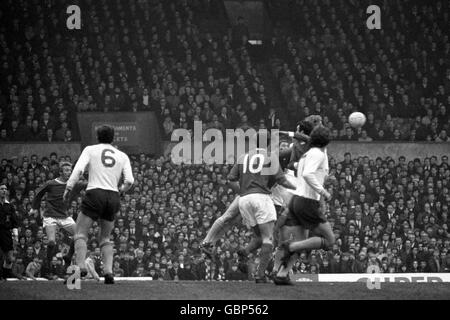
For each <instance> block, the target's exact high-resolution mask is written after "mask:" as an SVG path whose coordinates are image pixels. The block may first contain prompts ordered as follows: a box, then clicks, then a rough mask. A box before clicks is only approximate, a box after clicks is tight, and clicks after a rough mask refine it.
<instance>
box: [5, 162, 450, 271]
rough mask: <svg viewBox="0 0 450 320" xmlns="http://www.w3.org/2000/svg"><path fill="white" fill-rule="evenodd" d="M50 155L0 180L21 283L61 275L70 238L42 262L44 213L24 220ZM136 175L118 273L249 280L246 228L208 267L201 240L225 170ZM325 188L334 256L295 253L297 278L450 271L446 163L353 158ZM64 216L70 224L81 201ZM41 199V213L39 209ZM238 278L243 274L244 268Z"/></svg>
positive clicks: (224, 189)
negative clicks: (13, 218)
mask: <svg viewBox="0 0 450 320" xmlns="http://www.w3.org/2000/svg"><path fill="white" fill-rule="evenodd" d="M62 160H69V161H70V160H71V159H70V157H58V155H56V154H52V155H50V157H49V158H47V157H44V158H41V159H38V157H37V156H32V157H31V159H28V158H26V157H24V158H23V159H20V160H19V159H17V158H14V159H11V160H6V159H2V161H1V163H0V181H3V182H6V184H7V186H8V189H9V199H10V201H11V202H12V203H13V204H14V205H15V207H16V209H17V212H16V214H17V216H18V220H19V221H20V227H19V241H18V243H17V242H16V243H15V257H16V261H15V264H14V268H13V272H14V273H15V274H16V275H17V277H19V278H23V277H28V278H37V277H44V278H48V279H57V278H62V277H64V275H65V270H66V268H67V265H65V264H64V260H63V258H64V256H65V255H66V254H67V252H68V250H69V243H70V239H69V238H68V236H67V234H65V231H61V232H59V233H58V234H57V244H58V252H57V253H56V255H55V256H54V257H52V260H51V261H48V260H47V253H46V246H47V243H48V239H47V236H46V235H45V231H44V230H43V228H42V221H41V218H40V216H39V215H38V214H37V215H35V216H33V215H31V214H30V208H31V202H32V200H33V198H34V195H35V190H36V189H37V188H38V187H39V186H40V185H41V184H42V183H43V182H45V181H46V180H47V179H51V178H54V177H55V176H57V175H58V161H62ZM131 160H132V167H133V174H134V176H135V178H136V183H135V186H134V187H133V189H132V191H130V192H129V193H128V194H126V195H125V196H124V198H123V199H122V202H121V208H120V212H119V214H118V216H117V219H116V225H115V228H114V231H113V235H112V237H113V241H114V244H115V246H114V247H115V249H114V250H115V254H114V273H115V276H124V277H143V276H146V277H151V278H152V279H154V280H157V279H158V280H176V279H179V280H247V279H249V280H251V279H253V276H254V272H255V268H256V265H257V264H258V259H257V258H256V256H255V255H252V256H251V257H250V259H249V262H248V264H247V265H244V266H243V265H240V264H239V259H238V255H237V250H238V249H240V248H241V247H244V246H245V245H246V244H247V243H248V242H249V240H250V237H251V231H250V230H249V229H248V228H247V227H246V226H243V225H236V226H234V227H233V228H232V229H231V230H230V231H228V233H227V234H226V236H225V237H224V238H223V239H221V240H219V242H218V243H217V254H216V256H215V258H214V260H213V261H211V260H210V259H208V258H207V257H206V256H205V254H204V253H201V252H200V250H199V243H201V241H202V240H203V238H204V237H205V235H206V232H207V231H208V229H209V228H210V227H211V225H212V223H213V222H214V220H215V219H216V218H217V217H219V216H220V215H221V214H223V213H224V212H225V210H226V208H227V207H228V206H229V204H230V203H231V201H232V200H233V198H234V196H235V194H234V193H233V192H232V190H231V189H230V188H228V186H227V184H226V180H225V177H226V176H227V173H228V171H229V169H230V167H228V166H194V165H182V166H181V169H182V170H180V166H175V165H173V164H171V162H170V159H168V158H156V159H155V158H151V157H149V156H146V155H144V154H142V155H139V156H132V157H131ZM330 170H331V171H330V175H331V176H332V178H331V179H330V180H329V181H330V183H329V185H328V189H329V190H330V192H332V195H333V199H332V200H331V201H330V202H329V203H328V204H327V209H326V216H327V218H328V219H329V221H330V223H331V225H332V227H333V230H334V233H335V235H336V239H337V240H336V244H335V245H334V246H333V248H332V250H329V251H323V250H314V251H311V252H304V253H302V254H301V255H300V258H299V260H298V262H297V263H296V265H295V267H294V269H293V272H294V273H305V274H315V273H365V272H366V271H367V268H368V267H369V266H374V265H376V266H378V267H379V268H380V269H381V271H382V272H386V273H387V272H450V251H449V249H450V237H449V231H448V225H449V222H448V219H449V218H448V214H449V212H448V211H449V210H448V207H449V203H450V194H449V181H450V179H449V178H450V168H449V164H448V157H447V156H443V157H442V158H441V159H437V158H436V157H431V158H426V159H414V160H413V161H405V158H404V157H400V158H399V159H397V160H394V159H392V158H386V159H381V158H377V159H369V158H368V157H358V158H353V159H352V157H351V155H350V154H346V155H345V160H344V161H342V162H337V161H335V160H334V159H330ZM82 195H83V192H81V194H80V195H79V197H78V198H77V200H75V201H73V202H72V203H71V205H70V208H69V210H68V212H69V214H70V215H73V216H74V218H76V216H77V214H78V213H79V210H80V203H81V196H82ZM44 203H45V202H44V201H43V204H42V207H41V211H42V210H43V209H44V206H45V204H44ZM97 232H98V225H97V224H96V223H94V226H93V228H92V229H91V231H90V235H89V241H88V249H89V252H90V253H89V259H90V260H91V262H92V264H93V265H94V267H95V269H96V272H97V273H98V274H99V275H102V265H101V259H100V248H99V245H98V243H97V241H96V240H95V239H96V237H95V236H96V233H97ZM245 270H246V272H244V273H243V271H245Z"/></svg>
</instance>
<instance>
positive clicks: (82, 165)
mask: <svg viewBox="0 0 450 320" xmlns="http://www.w3.org/2000/svg"><path fill="white" fill-rule="evenodd" d="M88 164H89V149H88V148H85V149H84V150H83V152H82V153H81V155H80V157H79V158H78V161H77V164H76V165H75V168H73V171H72V174H71V175H70V178H69V181H67V188H69V189H73V187H74V186H75V184H76V183H77V182H78V180H79V179H80V177H81V175H82V174H83V173H84V170H85V169H86V166H87V165H88Z"/></svg>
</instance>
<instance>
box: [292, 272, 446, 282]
mask: <svg viewBox="0 0 450 320" xmlns="http://www.w3.org/2000/svg"><path fill="white" fill-rule="evenodd" d="M291 280H292V281H294V282H364V283H366V282H367V280H370V281H373V282H374V281H377V280H378V281H379V282H450V273H370V274H361V273H329V274H326V273H324V274H294V275H291Z"/></svg>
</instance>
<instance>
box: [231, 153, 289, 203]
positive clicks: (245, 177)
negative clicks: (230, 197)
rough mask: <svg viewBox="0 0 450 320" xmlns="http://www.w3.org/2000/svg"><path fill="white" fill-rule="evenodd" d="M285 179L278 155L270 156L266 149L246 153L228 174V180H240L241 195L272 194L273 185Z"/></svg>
mask: <svg viewBox="0 0 450 320" xmlns="http://www.w3.org/2000/svg"><path fill="white" fill-rule="evenodd" d="M271 166H273V167H272V168H273V169H270V174H268V172H267V171H268V168H269V167H271ZM263 169H265V170H263ZM284 179H285V177H284V173H283V171H282V170H281V166H280V163H279V161H278V157H275V156H269V155H268V154H267V151H266V150H264V149H256V150H253V151H250V152H249V153H247V154H245V155H244V156H243V157H241V158H240V159H239V161H238V162H237V163H236V164H235V165H234V166H233V168H232V169H231V171H230V173H229V174H228V180H230V181H239V185H240V191H239V195H240V196H245V195H248V194H252V193H262V194H270V193H271V191H270V189H271V188H272V186H273V185H274V184H275V183H276V182H279V181H281V180H284Z"/></svg>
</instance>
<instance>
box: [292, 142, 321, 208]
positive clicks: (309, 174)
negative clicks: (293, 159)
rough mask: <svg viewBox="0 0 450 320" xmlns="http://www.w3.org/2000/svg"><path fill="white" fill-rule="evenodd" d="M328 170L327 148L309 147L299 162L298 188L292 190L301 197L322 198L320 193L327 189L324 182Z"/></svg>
mask: <svg viewBox="0 0 450 320" xmlns="http://www.w3.org/2000/svg"><path fill="white" fill-rule="evenodd" d="M328 172H329V167H328V155H327V151H326V149H320V148H311V149H309V151H307V152H306V153H305V154H304V155H303V157H302V158H301V159H300V161H299V162H298V167H297V189H296V190H295V191H292V192H293V193H294V194H296V195H299V196H301V197H305V198H309V199H314V200H320V194H321V193H322V192H323V191H325V189H324V188H323V184H324V182H325V178H326V176H327V175H328Z"/></svg>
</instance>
